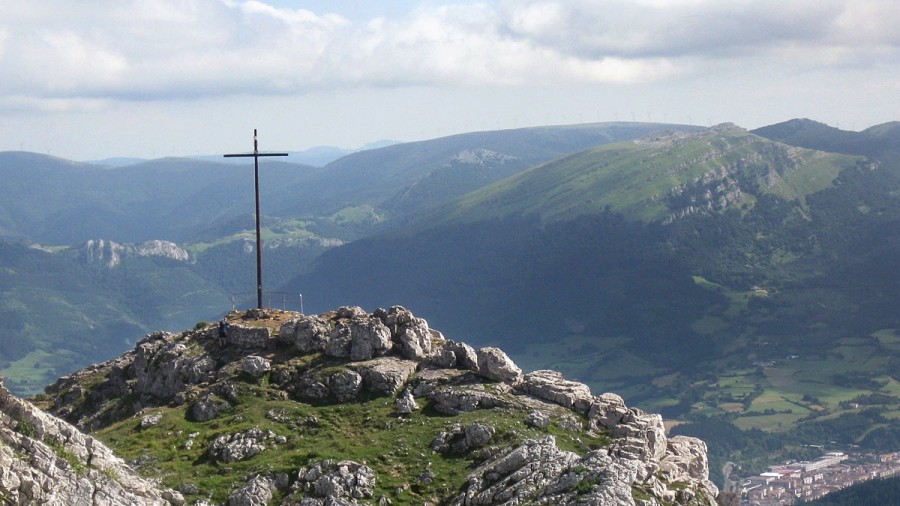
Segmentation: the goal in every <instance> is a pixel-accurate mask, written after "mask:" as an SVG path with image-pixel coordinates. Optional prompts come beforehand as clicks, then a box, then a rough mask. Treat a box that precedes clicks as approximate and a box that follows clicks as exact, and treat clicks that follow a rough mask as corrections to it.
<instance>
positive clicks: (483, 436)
mask: <svg viewBox="0 0 900 506" xmlns="http://www.w3.org/2000/svg"><path fill="white" fill-rule="evenodd" d="M496 432H497V430H496V429H495V428H493V427H491V426H490V425H487V424H483V423H478V422H475V423H472V424H469V425H466V426H465V427H462V426H461V425H460V424H454V425H452V426H451V427H449V428H448V429H447V430H445V431H441V432H440V433H439V434H438V435H437V437H435V438H434V440H433V441H431V449H432V450H434V451H436V452H438V453H451V454H456V455H462V454H464V453H467V452H469V451H471V450H474V449H477V448H481V447H483V446H485V445H487V444H488V443H489V442H490V441H491V438H492V437H494V434H495V433H496Z"/></svg>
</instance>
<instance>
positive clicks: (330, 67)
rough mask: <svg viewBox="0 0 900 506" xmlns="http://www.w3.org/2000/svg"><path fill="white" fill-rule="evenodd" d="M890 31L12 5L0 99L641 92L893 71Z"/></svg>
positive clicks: (254, 0)
mask: <svg viewBox="0 0 900 506" xmlns="http://www.w3.org/2000/svg"><path fill="white" fill-rule="evenodd" d="M898 19H900V4H898V3H897V2H896V1H894V0H855V1H852V0H819V1H810V0H754V1H749V0H734V1H728V2H722V1H719V0H678V1H671V0H670V1H664V0H632V1H628V0H609V1H603V2H599V1H596V0H566V1H562V0H560V1H551V0H508V1H498V2H483V3H458V4H446V5H439V4H437V5H436V4H423V5H422V6H420V7H418V8H416V9H413V10H411V11H410V12H408V13H407V14H405V15H403V16H400V17H378V18H373V19H370V20H365V21H351V20H350V19H349V18H347V17H344V16H341V15H338V14H317V13H314V12H312V11H310V10H304V9H288V8H283V7H275V6H273V5H270V4H269V3H267V2H265V1H263V0H251V1H237V0H95V1H91V2H73V1H65V0H55V1H54V0H45V1H42V2H33V1H30V0H6V1H5V2H4V16H3V19H2V20H0V71H2V72H3V75H4V76H5V78H4V80H3V81H2V82H0V96H6V97H23V96H30V97H32V98H33V99H34V100H35V101H37V100H40V99H59V100H64V101H65V102H64V103H70V104H71V103H73V102H72V101H77V100H78V99H80V98H81V99H84V100H86V101H95V100H97V99H98V98H102V97H113V98H120V99H127V100H165V99H169V98H173V97H175V98H185V97H193V98H196V97H209V96H227V95H241V94H256V95H258V94H273V95H283V94H303V93H306V92H309V91H311V90H321V89H331V88H342V87H345V88H346V87H350V88H352V87H358V86H376V87H384V86H405V85H436V86H449V85H463V86H493V85H501V86H514V85H527V84H544V85H554V84H568V83H585V84H590V83H600V84H602V83H647V82H655V81H660V80H664V79H668V78H671V77H673V76H683V75H687V74H690V73H692V72H697V71H698V69H703V71H704V72H714V71H715V70H716V66H717V65H724V66H725V67H726V68H731V67H732V66H733V64H734V62H738V61H741V60H743V59H749V60H748V61H765V62H767V64H768V65H773V64H776V65H777V64H778V63H779V62H781V61H782V60H783V61H784V63H785V64H786V65H789V64H797V63H799V64H802V65H805V66H809V67H818V66H825V67H828V66H841V65H848V64H851V63H852V64H854V65H869V64H871V65H881V66H884V65H897V64H898V61H897V60H898V46H900V35H898V34H900V30H897V20H898ZM722 62H724V63H722ZM6 76H9V77H8V78H7V77H6ZM12 101H13V102H16V101H18V102H21V101H20V100H18V99H16V100H12ZM9 102H10V99H8V100H6V101H5V103H9ZM26 102H28V101H26ZM88 103H89V105H90V106H91V107H93V105H92V104H94V102H88Z"/></svg>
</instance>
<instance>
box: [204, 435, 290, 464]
mask: <svg viewBox="0 0 900 506" xmlns="http://www.w3.org/2000/svg"><path fill="white" fill-rule="evenodd" d="M274 439H275V433H274V432H272V431H263V430H260V429H257V428H253V429H249V430H247V431H244V432H238V433H235V434H226V435H223V436H219V437H217V438H216V439H214V440H213V442H212V443H210V445H209V449H208V450H207V452H206V453H207V455H209V458H211V459H213V460H215V461H217V462H223V463H226V464H227V463H229V462H238V461H241V460H247V459H249V458H252V457H254V456H256V455H259V454H260V453H262V452H263V451H264V450H265V449H266V442H267V441H269V440H274Z"/></svg>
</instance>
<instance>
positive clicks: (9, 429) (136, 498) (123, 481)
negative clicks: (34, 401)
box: [0, 379, 184, 506]
mask: <svg viewBox="0 0 900 506" xmlns="http://www.w3.org/2000/svg"><path fill="white" fill-rule="evenodd" d="M44 441H52V442H54V445H58V446H59V447H61V448H62V449H64V451H65V452H66V455H67V458H63V457H62V456H60V454H59V451H58V450H57V449H54V448H51V447H50V446H49V445H48V444H46V443H45V442H44ZM73 459H74V461H77V462H78V463H79V465H80V466H83V468H82V469H79V470H76V469H74V468H73V467H72V464H71V462H72V461H73ZM88 462H90V465H88ZM0 497H2V498H3V499H4V503H5V504H7V503H8V504H23V505H24V504H97V505H100V504H109V505H114V504H123V505H125V504H147V505H165V504H172V505H176V506H181V504H184V499H183V498H182V497H181V494H178V493H177V492H173V491H164V490H161V489H158V488H157V487H156V486H155V485H153V484H152V483H150V482H148V481H145V480H144V479H142V478H140V477H138V476H137V475H136V474H134V472H133V471H132V470H131V468H129V467H128V466H127V465H125V463H124V462H123V461H122V460H121V459H119V458H118V457H116V456H115V455H113V453H112V451H111V450H110V449H109V448H107V447H106V446H105V445H103V444H102V443H100V442H99V441H97V440H96V439H94V438H93V437H91V436H86V435H84V434H82V433H81V432H79V431H78V430H77V429H76V428H75V427H73V426H72V425H70V424H68V423H66V422H64V421H62V420H60V419H58V418H55V417H53V416H51V415H48V414H46V413H44V412H42V411H40V410H38V409H37V408H35V407H34V406H32V405H31V404H29V403H27V402H25V401H22V400H20V399H18V398H16V397H15V396H13V395H12V394H11V393H10V392H9V391H8V390H7V389H6V388H5V387H4V386H3V382H2V379H0Z"/></svg>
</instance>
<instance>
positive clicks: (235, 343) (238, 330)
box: [225, 323, 272, 350]
mask: <svg viewBox="0 0 900 506" xmlns="http://www.w3.org/2000/svg"><path fill="white" fill-rule="evenodd" d="M271 338H272V329H270V328H268V327H252V326H248V325H243V324H240V323H232V324H231V325H229V326H228V336H227V337H226V338H225V342H226V343H227V345H228V346H231V347H234V348H238V349H241V350H264V349H266V347H267V346H268V345H269V339H271Z"/></svg>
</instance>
